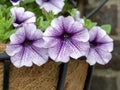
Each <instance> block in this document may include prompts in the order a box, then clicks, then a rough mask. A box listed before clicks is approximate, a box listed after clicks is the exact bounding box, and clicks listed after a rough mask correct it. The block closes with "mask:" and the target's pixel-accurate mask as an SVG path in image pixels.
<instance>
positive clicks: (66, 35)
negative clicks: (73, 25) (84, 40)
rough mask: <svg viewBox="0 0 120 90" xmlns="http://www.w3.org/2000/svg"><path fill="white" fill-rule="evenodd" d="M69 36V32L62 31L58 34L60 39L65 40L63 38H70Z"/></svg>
mask: <svg viewBox="0 0 120 90" xmlns="http://www.w3.org/2000/svg"><path fill="white" fill-rule="evenodd" d="M70 37H71V35H70V34H69V33H66V32H65V33H63V34H62V35H61V36H60V38H61V39H62V40H65V39H68V38H70Z"/></svg>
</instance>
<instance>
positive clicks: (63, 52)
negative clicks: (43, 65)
mask: <svg viewBox="0 0 120 90" xmlns="http://www.w3.org/2000/svg"><path fill="white" fill-rule="evenodd" d="M71 52H72V51H71V50H69V47H68V46H67V43H66V42H60V43H58V44H57V45H56V46H54V47H52V48H49V49H48V53H49V56H50V58H51V59H53V60H54V61H55V62H64V63H66V62H68V61H69V60H70V57H69V55H70V53H71Z"/></svg>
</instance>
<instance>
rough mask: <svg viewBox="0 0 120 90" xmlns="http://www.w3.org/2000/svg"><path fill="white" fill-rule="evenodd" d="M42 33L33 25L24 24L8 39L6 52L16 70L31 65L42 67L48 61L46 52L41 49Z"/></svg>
mask: <svg viewBox="0 0 120 90" xmlns="http://www.w3.org/2000/svg"><path fill="white" fill-rule="evenodd" d="M42 36H43V33H42V32H41V30H38V29H36V26H35V25H34V24H24V25H23V27H21V28H19V29H18V30H17V31H16V33H15V34H13V35H11V37H10V44H8V45H7V48H6V52H7V54H8V55H9V56H11V62H12V63H13V64H14V65H15V66H16V67H18V68H20V67H22V66H27V67H30V66H32V64H33V63H34V64H36V65H38V66H41V65H43V64H44V63H46V62H47V60H48V51H47V49H45V48H43V43H44V40H43V39H42Z"/></svg>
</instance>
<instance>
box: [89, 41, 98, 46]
mask: <svg viewBox="0 0 120 90" xmlns="http://www.w3.org/2000/svg"><path fill="white" fill-rule="evenodd" d="M97 45H98V43H97V42H96V41H92V42H90V46H91V47H95V46H97Z"/></svg>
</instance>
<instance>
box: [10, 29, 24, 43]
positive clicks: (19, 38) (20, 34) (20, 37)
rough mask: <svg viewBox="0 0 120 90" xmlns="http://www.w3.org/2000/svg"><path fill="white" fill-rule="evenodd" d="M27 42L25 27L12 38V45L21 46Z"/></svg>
mask: <svg viewBox="0 0 120 90" xmlns="http://www.w3.org/2000/svg"><path fill="white" fill-rule="evenodd" d="M24 40H25V31H24V29H23V27H21V28H19V29H18V30H17V31H16V33H15V34H12V35H11V36H10V41H11V42H10V44H20V43H22V42H23V41H24Z"/></svg>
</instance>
